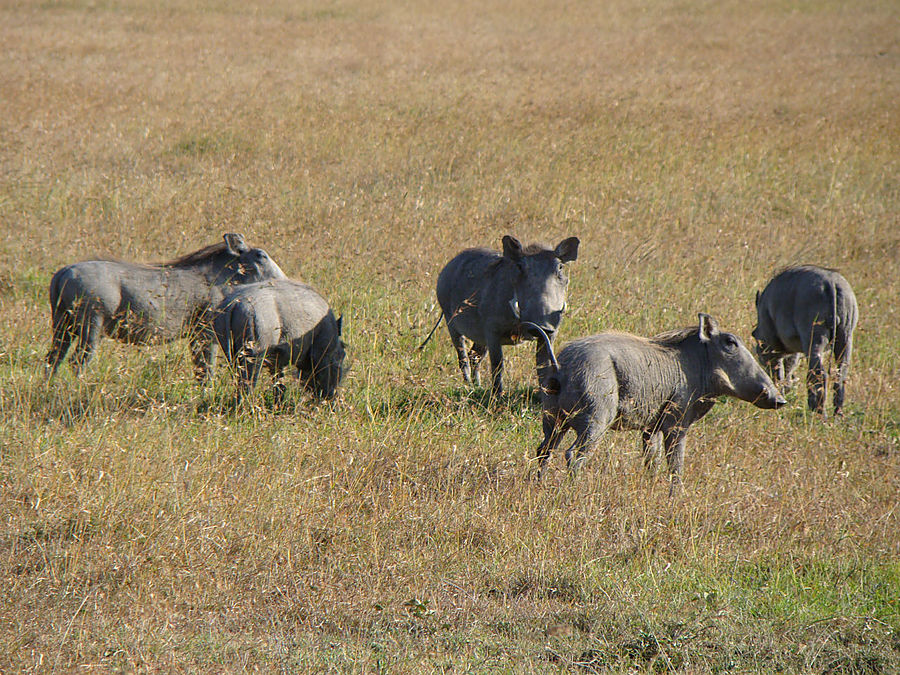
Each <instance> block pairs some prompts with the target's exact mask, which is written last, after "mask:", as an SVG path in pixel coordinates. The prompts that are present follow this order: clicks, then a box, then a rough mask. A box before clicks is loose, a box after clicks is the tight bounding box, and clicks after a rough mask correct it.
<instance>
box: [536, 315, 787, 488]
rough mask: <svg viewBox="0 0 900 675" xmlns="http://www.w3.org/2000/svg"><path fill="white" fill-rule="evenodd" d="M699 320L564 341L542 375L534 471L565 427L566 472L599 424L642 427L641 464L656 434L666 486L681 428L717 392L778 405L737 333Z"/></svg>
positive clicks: (675, 476) (678, 456)
mask: <svg viewBox="0 0 900 675" xmlns="http://www.w3.org/2000/svg"><path fill="white" fill-rule="evenodd" d="M699 319H700V320H699V324H698V325H697V326H695V327H693V328H686V329H683V330H678V331H671V332H668V333H663V334H661V335H657V336H655V337H652V338H649V339H647V338H642V337H638V336H635V335H629V334H627V333H614V332H609V333H600V334H599V335H593V336H590V337H585V338H581V339H579V340H574V341H572V342H569V343H568V344H567V345H566V346H565V347H564V348H563V350H562V351H561V352H560V353H559V357H558V361H559V367H558V370H556V372H552V371H551V372H549V373H547V374H546V376H545V377H544V379H543V380H542V397H543V430H544V440H543V441H542V442H541V444H540V446H539V447H538V450H537V459H538V461H539V463H540V469H539V475H541V474H543V472H544V470H545V469H546V466H547V462H548V460H549V459H550V454H551V452H552V451H553V450H554V449H555V448H556V447H557V446H558V445H559V443H560V441H561V440H562V437H563V436H564V434H565V433H566V432H567V431H568V430H570V429H571V430H572V431H574V432H575V434H576V438H575V441H574V442H573V443H572V445H571V446H570V447H569V449H568V450H566V463H567V465H568V466H569V468H570V470H571V471H573V472H577V471H578V469H579V468H580V467H581V465H582V464H583V463H584V461H585V459H586V455H585V453H586V451H587V450H589V449H590V448H591V447H592V446H593V445H595V444H596V443H597V441H598V440H599V439H600V437H601V436H602V434H603V433H604V432H605V431H606V429H610V428H611V429H635V430H639V431H641V433H642V440H643V451H644V459H645V463H646V465H647V466H648V468H649V467H650V466H651V465H652V459H653V446H654V443H653V440H654V437H655V436H656V435H657V434H659V435H661V436H662V440H663V446H664V449H665V455H666V459H667V462H668V467H669V474H670V477H671V485H672V490H673V491H674V489H675V487H676V485H678V484H680V481H681V473H682V468H683V464H684V443H685V434H686V433H687V430H688V428H689V427H690V425H691V424H693V423H694V422H695V421H697V420H698V419H700V418H701V417H703V416H704V415H705V414H706V413H707V412H709V410H710V409H711V408H712V407H713V404H714V403H715V402H716V398H717V397H719V396H730V397H733V398H737V399H740V400H742V401H748V402H750V403H752V404H753V405H755V406H757V407H758V408H778V407H781V406H782V405H784V404H785V400H784V398H782V397H781V395H780V394H779V393H778V390H777V389H776V388H775V385H774V384H773V382H772V380H771V379H770V378H769V376H768V375H766V373H765V372H764V371H763V369H762V368H761V367H760V365H759V364H758V363H757V362H756V360H755V359H754V358H753V355H752V354H751V353H750V352H749V351H748V350H747V348H746V347H745V346H744V344H743V342H741V340H740V338H738V337H737V336H735V335H733V334H731V333H725V332H722V331H720V330H719V328H718V324H717V323H716V321H715V320H714V319H713V318H712V317H711V316H709V315H708V314H700V315H699Z"/></svg>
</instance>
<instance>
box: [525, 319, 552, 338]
mask: <svg viewBox="0 0 900 675" xmlns="http://www.w3.org/2000/svg"><path fill="white" fill-rule="evenodd" d="M522 327H523V328H524V329H525V333H526V334H527V335H528V336H529V337H532V338H534V339H535V340H538V339H543V338H542V336H541V333H542V332H543V333H544V334H545V335H546V336H547V337H548V338H550V339H551V340H552V339H553V338H554V336H555V335H556V328H555V327H554V326H550V325H549V324H544V325H543V326H539V325H538V324H535V323H531V322H530V321H525V322H523V323H522Z"/></svg>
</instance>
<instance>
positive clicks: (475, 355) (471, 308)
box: [437, 235, 579, 396]
mask: <svg viewBox="0 0 900 675" xmlns="http://www.w3.org/2000/svg"><path fill="white" fill-rule="evenodd" d="M578 244H579V241H578V238H577V237H569V238H568V239H565V240H563V241H562V242H561V243H560V244H559V246H557V247H556V248H555V249H551V248H546V247H543V246H539V245H531V246H528V247H527V248H525V247H523V246H522V244H521V243H520V242H519V240H518V239H516V238H515V237H512V236H509V235H507V236H505V237H503V251H502V253H501V252H498V251H492V250H490V249H485V248H471V249H467V250H465V251H462V252H461V253H459V254H458V255H457V256H456V257H455V258H453V259H452V260H451V261H450V262H449V263H447V265H446V267H444V269H443V270H441V273H440V275H439V276H438V281H437V299H438V303H439V304H440V306H441V310H442V311H443V316H444V320H445V321H446V323H447V330H448V331H449V333H450V339H451V340H452V341H453V346H454V347H455V348H456V353H457V357H458V359H459V369H460V371H462V375H463V379H464V380H465V381H466V382H467V383H468V382H471V381H472V378H473V376H474V379H475V382H476V384H480V375H479V366H480V364H481V361H482V359H483V357H484V354H485V352H487V353H488V354H489V356H490V360H491V374H492V382H491V387H492V393H493V395H494V396H499V395H500V394H501V393H502V391H503V345H511V344H516V343H518V342H519V341H520V340H533V339H534V338H535V337H536V335H537V333H536V330H537V329H536V328H533V327H531V328H527V329H526V328H523V323H530V324H533V325H534V326H537V327H540V329H541V330H543V331H544V332H545V333H546V334H547V336H548V337H549V339H550V342H551V343H552V341H553V339H554V337H555V336H556V332H557V331H558V330H559V325H560V321H561V320H562V316H563V313H564V312H565V308H566V291H567V288H568V284H569V278H568V275H567V274H566V268H565V264H566V263H568V262H570V261H573V260H575V259H576V258H577V257H578ZM548 356H549V355H548V352H547V348H546V346H545V343H544V342H543V341H542V340H539V341H538V342H537V349H536V362H537V368H538V375H539V376H540V374H541V373H542V372H543V370H544V369H545V368H546V367H547V364H548Z"/></svg>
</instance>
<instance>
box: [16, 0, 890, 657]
mask: <svg viewBox="0 0 900 675" xmlns="http://www.w3.org/2000/svg"><path fill="white" fill-rule="evenodd" d="M206 4H207V6H206V7H204V8H198V7H197V6H196V5H195V3H191V2H184V1H182V0H163V1H161V2H139V1H137V0H123V1H122V2H112V1H106V0H86V1H82V0H63V1H59V2H56V1H52V0H51V1H47V2H37V1H35V2H30V1H25V0H19V1H10V2H4V3H2V5H0V44H2V48H0V222H2V229H0V440H2V449H0V453H2V454H0V515H2V522H3V524H2V530H0V575H2V583H0V598H2V599H0V671H3V672H34V671H50V670H55V671H70V672H85V671H91V670H97V671H119V670H124V671H133V670H137V671H194V672H221V671H225V672H243V671H247V670H256V669H260V670H264V671H304V670H335V671H376V670H383V671H386V672H418V671H438V672H478V671H486V670H491V671H510V672H512V671H515V672H522V671H525V672H559V671H575V672H582V671H583V672H607V671H612V672H631V671H635V670H638V671H640V670H649V671H653V672H662V671H680V672H691V673H694V672H698V673H704V672H771V671H782V672H799V673H891V672H898V671H900V633H898V631H900V600H898V597H900V563H898V556H900V534H898V526H900V523H898V520H900V514H898V502H900V440H898V439H900V366H898V364H897V358H898V345H900V326H898V318H900V317H898V293H900V218H898V213H900V33H898V20H900V8H898V5H897V3H896V2H895V1H894V0H883V1H878V0H875V1H872V2H861V3H843V2H833V1H831V0H821V1H813V0H810V1H798V2H787V1H786V0H771V1H767V2H761V3H746V2H734V1H731V0H727V1H726V2H716V3H712V2H705V1H703V0H684V1H683V2H669V1H657V0H641V1H638V2H633V1H630V0H611V1H610V2H602V3H594V2H581V1H579V0H574V1H571V2H530V3H529V2H516V1H515V0H508V1H505V2H504V1H498V2H495V1H492V0H487V1H486V2H478V3H471V2H452V3H432V2H423V1H421V0H412V1H411V2H406V3H392V2H384V1H379V0H376V1H375V2H362V0H337V1H334V2H329V1H326V2H325V3H312V2H307V1H305V0H301V1H299V2H287V1H284V0H271V1H270V0H264V1H263V2H259V3H255V4H252V5H251V4H245V3H242V2H237V0H217V1H216V2H210V3H206ZM225 231H236V232H243V233H245V234H246V235H247V238H248V240H249V241H251V243H254V244H261V245H263V246H264V247H265V248H266V249H267V250H268V251H269V252H270V253H271V255H272V256H273V257H274V258H275V259H276V260H278V261H279V262H280V263H281V265H282V267H283V268H284V269H285V271H286V272H287V273H288V274H289V275H291V276H294V277H297V278H302V279H304V280H306V281H308V282H310V283H312V284H314V285H315V286H317V287H318V288H319V289H321V290H322V292H323V293H324V294H325V296H326V297H327V298H329V300H330V301H331V303H332V305H333V306H334V307H335V308H336V309H337V311H339V312H343V315H344V326H345V339H346V340H347V342H348V343H349V345H350V348H351V350H352V351H351V366H352V370H351V372H350V374H349V376H348V378H347V380H346V382H345V387H344V389H343V392H342V395H341V397H340V399H339V400H337V401H336V402H334V403H333V404H316V403H315V402H314V401H310V400H309V398H308V397H307V396H305V395H304V394H303V393H302V392H301V391H300V390H299V389H298V388H297V386H296V385H292V388H291V390H290V392H289V397H288V402H287V404H286V405H285V406H284V407H283V408H282V409H273V407H272V405H271V401H270V397H269V395H268V394H267V392H266V387H261V388H260V390H259V393H258V395H257V396H256V398H255V401H254V405H253V406H248V407H245V408H243V409H239V410H237V411H235V410H233V409H232V407H231V406H230V405H229V402H230V401H231V399H232V395H233V387H232V384H231V381H230V379H229V377H228V373H227V372H226V371H225V369H224V368H220V373H219V375H218V378H217V380H216V382H215V383H214V385H213V386H212V387H210V388H208V389H205V390H203V389H200V388H198V387H196V386H195V385H194V383H193V381H192V380H191V369H190V365H189V356H188V350H187V347H186V345H185V344H184V343H181V342H178V343H172V344H169V345H164V346H156V347H146V348H135V347H123V346H119V345H116V344H114V343H112V342H110V341H108V340H107V341H104V343H103V344H102V347H101V350H100V353H99V356H98V358H97V359H96V360H95V362H94V365H93V367H92V368H91V369H90V371H89V372H88V373H87V374H86V375H85V376H84V377H83V378H82V379H80V380H78V379H76V378H74V377H73V376H72V373H71V371H70V370H69V369H68V368H67V367H66V368H64V369H63V371H62V372H61V375H60V376H59V377H58V378H57V380H56V381H54V382H52V383H51V384H49V385H48V384H46V383H45V381H44V377H43V370H42V363H43V357H44V354H45V353H46V350H47V347H48V345H49V310H48V304H47V299H46V295H47V291H46V288H47V284H48V281H49V279H50V276H51V274H52V273H53V271H54V270H55V269H57V268H58V267H59V266H61V265H63V264H65V263H68V262H73V261H75V260H80V259H84V258H87V257H92V256H106V257H114V258H122V259H129V260H144V261H151V260H163V259H167V258H171V257H174V256H176V255H178V254H182V253H185V252H188V251H191V250H194V249H196V248H199V247H201V246H203V245H206V244H208V243H213V242H215V241H219V240H220V238H221V235H222V233H223V232H225ZM508 232H509V233H514V234H516V235H517V236H519V237H520V238H521V239H522V240H528V241H533V240H540V241H544V242H546V243H550V244H553V245H555V244H556V243H557V242H558V241H559V240H561V239H562V238H564V237H566V236H570V235H577V236H579V237H580V238H581V240H582V248H581V251H580V256H579V259H578V260H577V261H576V262H575V263H573V264H572V265H571V269H570V274H571V279H572V281H571V286H570V296H569V306H570V311H569V313H568V315H567V319H566V321H565V322H564V324H563V329H562V334H561V336H560V338H561V340H560V342H559V343H558V344H562V343H563V342H565V341H566V340H568V339H569V338H572V337H576V336H581V335H584V334H588V333H593V332H597V331H600V330H605V329H612V328H615V329H621V330H628V331H632V332H636V333H640V334H653V333H657V332H660V331H662V330H666V329H670V328H674V327H680V326H685V325H688V324H692V323H694V322H695V321H696V317H697V312H698V311H706V312H709V313H711V314H713V315H714V316H715V317H717V318H718V319H719V321H720V323H721V324H722V326H723V327H724V328H726V329H729V330H732V331H734V332H736V333H738V334H740V335H742V336H743V337H744V338H745V339H746V340H749V339H750V335H749V334H750V330H751V329H752V327H753V324H754V320H755V314H754V309H753V297H754V292H755V290H756V289H758V288H761V287H762V285H763V284H764V283H765V281H766V280H767V279H768V278H769V276H770V275H771V273H772V272H773V271H774V270H776V269H778V268H779V267H781V266H783V265H785V264H788V263H792V262H814V263H818V264H822V265H826V266H832V267H836V268H838V269H840V270H841V271H842V272H843V273H844V274H845V276H847V277H848V279H849V280H850V281H851V283H852V284H853V285H854V287H855V290H856V293H857V296H858V298H859V301H860V311H861V324H860V327H859V329H858V331H857V335H856V352H855V363H854V366H853V370H852V379H851V382H850V386H849V389H848V407H847V412H846V416H845V419H843V420H840V421H838V422H832V421H828V422H826V423H823V422H822V421H821V420H819V419H813V418H812V417H811V416H810V415H809V414H808V413H807V411H806V410H805V396H804V395H803V392H802V391H794V392H793V393H792V394H791V395H790V397H789V399H790V402H791V403H790V405H789V407H787V408H786V409H784V410H782V411H778V412H772V411H761V410H757V409H755V408H753V407H752V406H749V405H747V404H744V403H739V402H735V401H728V402H725V403H722V404H721V405H719V406H717V407H716V409H714V411H713V412H712V413H711V414H710V415H709V416H708V417H707V418H706V419H704V420H703V421H702V422H700V423H698V424H697V425H695V427H693V428H692V430H691V433H690V435H689V437H688V450H687V460H686V469H685V491H684V493H683V494H682V495H681V496H680V497H679V498H678V499H676V500H674V501H672V502H670V501H669V499H668V496H667V484H666V481H665V477H664V475H663V473H662V472H658V473H656V474H653V475H650V476H647V475H646V474H645V473H644V472H643V470H642V466H641V461H640V458H639V454H638V450H639V442H638V439H637V437H636V434H628V433H617V434H612V433H611V434H609V435H608V436H607V437H606V438H605V439H604V440H603V441H602V442H601V444H600V447H598V448H597V449H596V451H595V452H594V453H593V455H592V461H591V462H590V463H589V464H588V466H587V468H586V470H585V471H584V472H583V473H582V474H581V475H580V476H579V477H578V478H577V479H576V480H571V479H569V478H568V477H567V476H566V473H565V471H564V469H563V463H562V461H561V459H560V458H559V457H555V458H554V459H553V465H552V466H553V471H551V472H550V475H549V477H547V478H545V480H544V481H543V483H542V484H538V483H536V482H534V481H533V480H531V472H532V468H533V460H532V455H533V452H534V449H535V447H536V445H537V443H538V441H539V440H540V424H539V412H538V411H539V408H538V406H537V404H536V402H535V401H536V392H535V389H534V387H535V382H534V375H533V355H532V352H531V348H530V347H529V346H525V347H519V348H516V349H510V350H508V351H507V354H508V363H507V366H508V370H507V376H508V379H507V382H508V383H509V385H510V386H509V392H508V394H507V395H506V397H505V398H504V399H503V400H502V401H500V402H490V401H488V400H487V395H486V393H485V392H484V391H483V390H474V391H473V390H470V389H468V388H466V387H464V386H462V382H461V380H460V377H459V374H458V372H457V367H456V363H455V356H454V354H453V350H452V348H451V346H450V343H449V339H448V338H447V336H446V332H445V331H443V329H442V332H440V333H438V335H437V337H436V338H435V339H434V340H433V342H432V343H431V344H430V345H429V346H428V347H427V348H426V349H425V350H424V351H422V352H417V351H416V350H415V347H416V345H417V344H418V343H419V342H420V341H421V339H422V338H423V337H424V336H425V334H426V333H427V331H428V329H429V328H430V327H431V325H432V323H433V321H434V320H435V318H436V315H435V311H434V310H435V306H434V302H435V301H434V291H433V288H434V282H435V279H436V275H437V272H438V271H439V270H440V268H441V266H442V265H443V264H444V263H445V262H446V261H447V260H448V259H449V258H450V257H451V256H452V255H453V254H454V253H455V252H456V251H458V250H459V249H461V248H464V247H466V246H471V245H486V246H493V247H498V246H499V242H500V238H501V236H502V235H503V234H505V233H508Z"/></svg>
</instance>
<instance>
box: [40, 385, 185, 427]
mask: <svg viewBox="0 0 900 675" xmlns="http://www.w3.org/2000/svg"><path fill="white" fill-rule="evenodd" d="M188 402H189V401H188V400H186V399H185V397H184V396H183V395H182V394H181V393H178V392H168V391H162V390H155V391H154V390H148V389H145V388H137V389H132V390H129V391H127V392H125V393H116V392H110V391H107V390H106V389H105V388H104V387H103V386H102V385H100V384H92V383H86V382H79V381H76V382H75V383H72V384H71V385H69V386H65V387H58V388H54V387H53V386H50V387H44V388H43V389H41V390H40V391H36V392H35V394H34V396H33V398H32V401H31V414H32V416H33V417H34V418H36V419H39V420H41V421H43V422H53V421H55V422H59V423H60V424H62V425H63V426H66V427H72V426H76V425H77V424H79V423H81V422H83V421H85V420H87V419H89V418H91V417H93V416H98V415H123V414H124V415H129V414H130V415H136V416H141V415H145V414H147V413H149V412H150V411H151V410H160V409H174V408H176V407H181V406H184V405H185V404H186V403H188Z"/></svg>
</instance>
